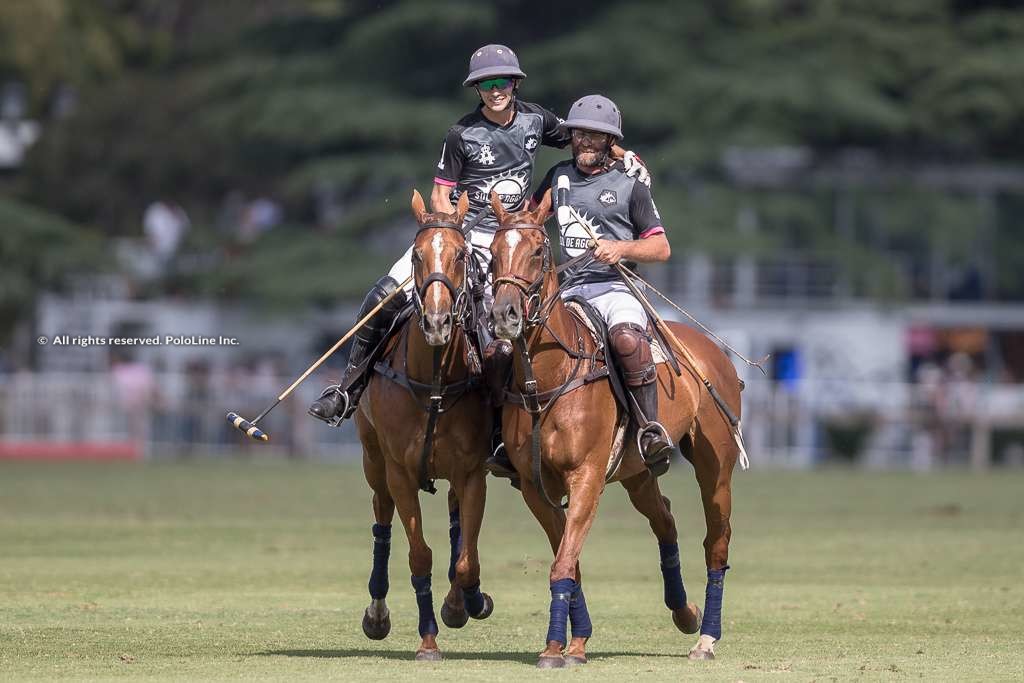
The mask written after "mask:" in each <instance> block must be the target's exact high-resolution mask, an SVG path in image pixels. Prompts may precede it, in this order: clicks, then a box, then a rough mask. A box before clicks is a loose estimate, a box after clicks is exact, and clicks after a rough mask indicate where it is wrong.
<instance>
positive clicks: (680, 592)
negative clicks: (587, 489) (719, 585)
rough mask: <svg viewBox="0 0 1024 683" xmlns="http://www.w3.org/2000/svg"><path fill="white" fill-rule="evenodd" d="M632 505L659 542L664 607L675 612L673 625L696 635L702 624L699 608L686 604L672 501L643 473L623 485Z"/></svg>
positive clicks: (692, 604)
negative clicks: (645, 520)
mask: <svg viewBox="0 0 1024 683" xmlns="http://www.w3.org/2000/svg"><path fill="white" fill-rule="evenodd" d="M622 485H623V487H625V489H626V492H627V493H628V494H629V502H631V503H632V504H633V507H634V508H636V509H637V510H638V511H639V512H640V514H642V515H643V516H644V517H646V518H647V521H648V522H650V525H651V531H653V532H654V536H655V537H656V538H657V539H658V553H659V555H660V556H661V579H662V584H663V585H664V589H665V607H668V608H669V610H671V611H672V621H673V623H675V625H676V628H678V629H679V630H680V631H682V632H683V633H696V632H697V628H698V627H699V626H700V622H701V611H700V607H698V606H697V604H696V603H693V602H687V601H686V588H685V587H684V586H683V575H682V570H681V567H680V562H679V542H678V535H677V533H676V521H675V518H673V516H672V511H671V510H670V509H669V500H668V498H666V497H665V496H663V495H661V489H660V487H659V486H658V479H657V478H655V477H652V476H650V475H649V474H648V473H647V472H643V473H641V474H638V475H636V476H634V477H630V478H629V479H626V480H624V481H623V482H622Z"/></svg>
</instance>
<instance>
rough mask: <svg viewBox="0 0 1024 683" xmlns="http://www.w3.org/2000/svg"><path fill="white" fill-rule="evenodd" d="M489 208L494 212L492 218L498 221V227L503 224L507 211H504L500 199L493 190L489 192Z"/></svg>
mask: <svg viewBox="0 0 1024 683" xmlns="http://www.w3.org/2000/svg"><path fill="white" fill-rule="evenodd" d="M491 208H492V209H493V210H494V217H495V218H497V219H498V225H501V224H502V223H504V222H505V217H506V216H508V211H506V210H505V205H504V204H502V203H501V197H499V196H498V193H497V192H495V191H494V190H491Z"/></svg>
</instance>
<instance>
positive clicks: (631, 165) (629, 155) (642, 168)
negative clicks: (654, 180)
mask: <svg viewBox="0 0 1024 683" xmlns="http://www.w3.org/2000/svg"><path fill="white" fill-rule="evenodd" d="M612 159H619V160H621V161H622V164H623V165H624V166H625V167H626V175H628V176H636V179H637V180H639V181H640V182H641V183H643V184H644V185H646V186H647V187H650V186H651V172H650V171H648V170H647V164H645V163H644V160H643V159H641V158H640V155H639V154H637V153H636V152H633V151H630V150H627V149H623V148H622V147H619V146H618V145H612Z"/></svg>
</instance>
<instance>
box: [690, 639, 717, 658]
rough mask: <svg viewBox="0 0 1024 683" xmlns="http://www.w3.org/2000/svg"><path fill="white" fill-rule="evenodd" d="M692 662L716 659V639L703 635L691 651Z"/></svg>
mask: <svg viewBox="0 0 1024 683" xmlns="http://www.w3.org/2000/svg"><path fill="white" fill-rule="evenodd" d="M689 656H690V661H694V662H701V661H710V660H712V659H714V658H715V639H714V638H712V637H711V636H708V635H703V634H701V637H700V638H699V639H698V640H697V644H696V645H694V646H693V649H692V650H690V655H689Z"/></svg>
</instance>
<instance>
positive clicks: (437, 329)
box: [420, 311, 454, 346]
mask: <svg viewBox="0 0 1024 683" xmlns="http://www.w3.org/2000/svg"><path fill="white" fill-rule="evenodd" d="M453 324H454V320H453V318H452V313H451V311H445V312H443V313H427V312H424V313H423V315H422V317H421V318H420V327H421V328H422V329H423V337H424V339H426V341H427V344H429V345H430V346H444V345H445V344H447V343H448V342H449V341H451V338H452V326H453Z"/></svg>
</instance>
